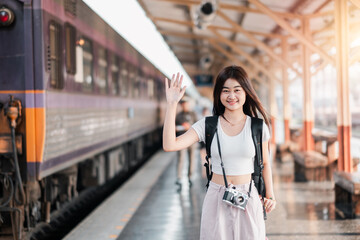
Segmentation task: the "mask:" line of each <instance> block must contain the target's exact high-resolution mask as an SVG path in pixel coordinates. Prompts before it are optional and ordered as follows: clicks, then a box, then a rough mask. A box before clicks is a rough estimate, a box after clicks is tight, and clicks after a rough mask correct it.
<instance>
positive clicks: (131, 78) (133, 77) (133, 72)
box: [128, 64, 137, 97]
mask: <svg viewBox="0 0 360 240" xmlns="http://www.w3.org/2000/svg"><path fill="white" fill-rule="evenodd" d="M129 65H130V64H129ZM136 74H137V73H136V68H135V67H134V66H133V65H130V66H129V85H128V96H129V97H134V92H133V91H134V86H135V84H134V83H135V81H136Z"/></svg>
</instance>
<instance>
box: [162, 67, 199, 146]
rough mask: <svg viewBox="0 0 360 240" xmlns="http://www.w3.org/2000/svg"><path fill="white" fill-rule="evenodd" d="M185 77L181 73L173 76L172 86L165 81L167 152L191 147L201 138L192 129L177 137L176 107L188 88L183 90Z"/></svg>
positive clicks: (165, 136)
mask: <svg viewBox="0 0 360 240" xmlns="http://www.w3.org/2000/svg"><path fill="white" fill-rule="evenodd" d="M182 80H183V76H182V75H180V74H179V73H178V74H177V75H176V78H175V75H173V76H172V79H171V82H170V84H169V83H168V79H167V78H166V79H165V91H166V101H167V106H166V114H165V121H164V128H163V148H164V150H165V151H178V150H181V149H184V148H187V147H189V146H190V145H192V144H194V143H195V142H197V141H199V137H198V135H197V133H196V132H195V130H194V129H192V128H190V129H189V130H188V131H187V132H186V133H184V134H182V135H181V136H179V137H176V133H175V132H176V131H175V117H176V107H177V105H178V102H179V101H180V99H181V98H182V97H183V96H184V93H185V89H186V86H185V87H183V88H181V85H182Z"/></svg>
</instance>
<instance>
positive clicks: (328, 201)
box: [117, 160, 360, 240]
mask: <svg viewBox="0 0 360 240" xmlns="http://www.w3.org/2000/svg"><path fill="white" fill-rule="evenodd" d="M175 162H176V161H175V160H173V161H172V163H171V164H169V166H168V167H167V168H166V170H165V171H164V172H163V174H162V175H161V176H160V178H159V180H158V182H157V183H156V184H155V185H154V187H153V188H152V189H151V191H150V192H149V194H148V195H147V196H146V197H145V200H144V201H143V202H142V204H141V205H140V206H139V207H138V209H137V211H136V212H135V213H134V215H133V216H132V218H131V219H130V221H129V222H128V223H127V225H126V226H125V227H124V229H123V230H122V232H121V234H120V235H119V236H118V238H117V239H118V240H125V239H126V240H127V239H129V240H130V239H131V240H140V239H141V240H143V239H147V240H165V239H166V240H168V239H171V240H193V239H194V240H195V239H199V228H200V217H201V206H202V202H203V198H204V195H205V187H204V186H205V179H202V177H201V173H200V163H198V164H197V167H198V168H197V170H196V174H195V176H194V178H193V186H192V187H189V185H188V183H187V180H186V179H184V180H183V187H182V189H181V191H178V189H177V187H176V185H175V180H176V175H175ZM184 169H185V167H184ZM293 169H294V167H293V163H291V162H290V163H277V162H275V163H274V164H273V173H274V190H275V195H276V198H277V201H278V205H277V208H276V209H275V210H274V211H273V212H272V213H271V214H269V216H268V220H267V221H266V229H267V236H268V238H269V240H292V239H301V240H310V239H311V240H325V239H326V240H350V239H351V240H355V239H360V219H355V220H336V219H335V207H334V186H333V183H331V182H320V183H319V182H317V183H315V182H308V183H295V182H294V181H293V179H294V177H293V171H294V170H293ZM184 176H185V173H184Z"/></svg>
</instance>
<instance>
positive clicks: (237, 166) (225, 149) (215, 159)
mask: <svg viewBox="0 0 360 240" xmlns="http://www.w3.org/2000/svg"><path fill="white" fill-rule="evenodd" d="M217 127H218V133H219V140H220V148H221V155H222V160H223V162H224V168H225V173H226V175H244V174H250V173H253V172H254V158H255V147H254V143H253V140H252V136H251V117H249V116H247V117H246V122H245V126H244V128H243V129H242V131H241V132H240V133H239V134H238V135H236V136H228V135H226V133H224V131H223V130H222V128H221V124H220V121H218V125H217ZM192 128H193V129H194V130H195V132H196V133H197V135H198V136H199V142H205V118H203V119H201V120H199V121H197V122H196V123H194V124H193V125H192ZM269 139H270V133H269V128H268V126H267V125H266V124H265V122H264V124H263V133H262V140H263V142H264V141H268V140H269ZM220 163H221V161H220V157H219V151H218V145H217V138H216V136H215V135H214V138H213V140H212V143H211V164H212V171H213V172H214V173H216V174H220V175H222V169H221V165H220Z"/></svg>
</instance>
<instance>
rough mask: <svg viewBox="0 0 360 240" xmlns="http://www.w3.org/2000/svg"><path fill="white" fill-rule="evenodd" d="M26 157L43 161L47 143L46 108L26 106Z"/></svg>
mask: <svg viewBox="0 0 360 240" xmlns="http://www.w3.org/2000/svg"><path fill="white" fill-rule="evenodd" d="M25 119H26V159H27V162H42V159H43V155H44V144H45V108H26V109H25Z"/></svg>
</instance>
